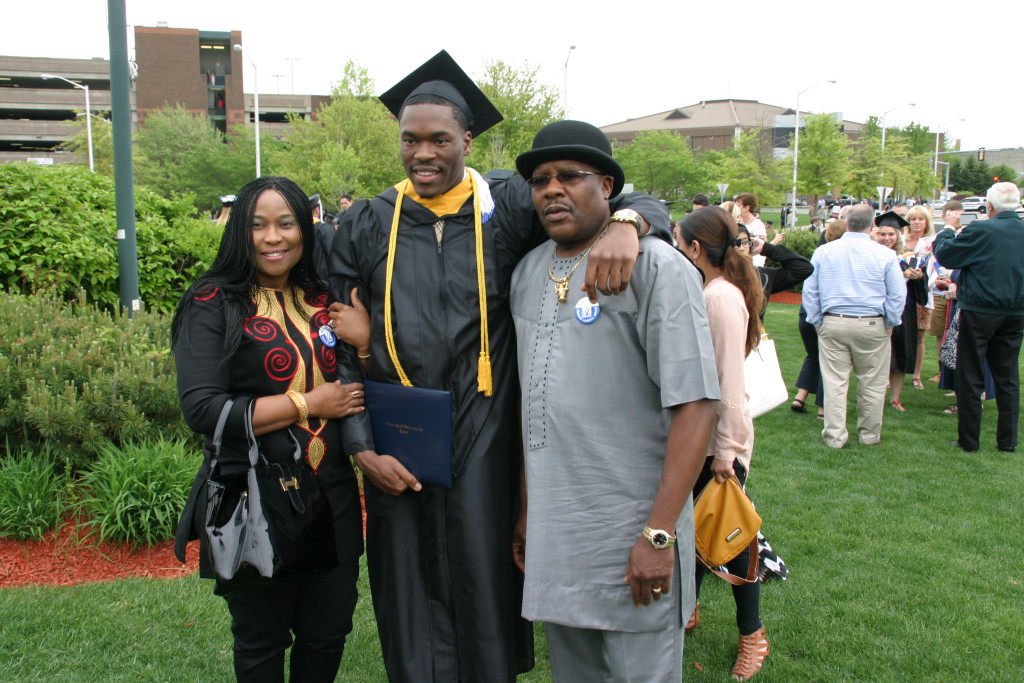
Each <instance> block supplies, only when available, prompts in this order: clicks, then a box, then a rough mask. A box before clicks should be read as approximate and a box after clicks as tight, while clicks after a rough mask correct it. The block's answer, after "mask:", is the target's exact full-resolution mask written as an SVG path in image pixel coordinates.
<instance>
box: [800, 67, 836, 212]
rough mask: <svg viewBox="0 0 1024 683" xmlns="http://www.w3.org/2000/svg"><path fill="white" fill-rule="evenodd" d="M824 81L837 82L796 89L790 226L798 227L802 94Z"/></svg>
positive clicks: (816, 84)
mask: <svg viewBox="0 0 1024 683" xmlns="http://www.w3.org/2000/svg"><path fill="white" fill-rule="evenodd" d="M822 83H835V81H833V80H829V81H818V82H817V83H815V84H814V85H809V86H807V87H806V88H804V89H803V90H797V91H796V124H795V125H794V126H793V213H791V214H790V215H789V225H790V227H796V171H797V164H798V163H799V162H800V96H801V95H803V94H804V93H805V92H807V91H808V90H810V89H811V88H813V87H815V86H818V85H821V84H822Z"/></svg>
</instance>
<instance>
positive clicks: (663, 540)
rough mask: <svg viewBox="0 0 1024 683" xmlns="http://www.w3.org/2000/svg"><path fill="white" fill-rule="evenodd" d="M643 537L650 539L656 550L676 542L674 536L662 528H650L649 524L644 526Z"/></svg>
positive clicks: (669, 546)
mask: <svg viewBox="0 0 1024 683" xmlns="http://www.w3.org/2000/svg"><path fill="white" fill-rule="evenodd" d="M644 538H646V539H647V540H648V541H650V542H651V545H653V546H654V547H655V549H656V550H665V549H666V548H671V547H672V546H674V545H675V544H676V537H675V536H673V535H672V534H670V533H669V532H667V531H663V530H662V529H652V528H651V527H649V526H645V527H644Z"/></svg>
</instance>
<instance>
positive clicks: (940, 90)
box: [0, 0, 1024, 149]
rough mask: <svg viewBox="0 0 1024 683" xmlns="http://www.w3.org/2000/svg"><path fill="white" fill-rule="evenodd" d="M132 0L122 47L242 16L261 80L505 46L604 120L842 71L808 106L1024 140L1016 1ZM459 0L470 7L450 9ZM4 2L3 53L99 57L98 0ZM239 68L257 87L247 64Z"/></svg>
mask: <svg viewBox="0 0 1024 683" xmlns="http://www.w3.org/2000/svg"><path fill="white" fill-rule="evenodd" d="M125 2H126V11H127V18H128V24H129V30H128V47H129V51H131V49H132V46H133V34H132V30H131V28H130V26H132V25H140V26H156V25H157V22H160V21H163V22H166V23H167V25H168V26H170V27H174V28H197V29H201V30H209V31H230V30H240V31H242V32H243V40H244V43H245V48H246V52H247V53H249V54H250V56H251V57H252V58H253V59H254V60H255V61H256V63H257V64H258V66H259V88H260V92H262V93H274V92H278V90H280V92H282V93H289V92H291V91H292V65H294V92H295V93H302V94H306V93H311V94H327V93H328V92H329V91H330V88H331V85H332V83H334V82H335V81H337V80H339V79H340V78H341V71H342V67H343V66H344V64H345V62H346V61H348V60H349V59H356V60H357V61H358V62H359V63H360V64H361V65H362V66H364V67H366V68H367V69H369V71H370V74H371V75H372V76H373V78H374V80H375V81H376V84H377V86H378V89H379V90H384V89H386V88H387V87H389V86H390V85H392V84H393V83H394V82H396V81H397V80H399V79H400V78H401V77H402V76H403V75H405V74H406V73H407V72H409V71H411V70H412V69H413V68H414V67H416V66H418V65H419V64H420V63H421V62H423V61H425V60H426V59H427V58H429V57H430V56H432V55H433V54H434V53H436V52H437V51H438V50H440V49H442V48H443V49H447V50H448V51H449V52H450V53H451V54H452V56H453V57H455V59H456V60H457V61H458V62H459V63H460V64H462V65H463V67H464V68H465V69H466V70H467V71H468V72H469V73H470V75H472V76H473V77H474V78H479V77H480V76H481V75H482V74H483V71H484V64H485V62H487V61H489V60H498V59H501V60H504V61H506V62H509V63H512V64H514V65H521V64H523V63H524V62H526V63H529V64H530V65H531V66H535V67H539V68H540V72H539V75H540V78H541V79H542V80H543V81H544V82H545V83H547V84H549V85H551V86H552V87H554V88H556V89H557V90H558V91H559V92H562V90H563V88H564V87H565V83H566V78H567V81H568V100H567V101H568V107H569V114H570V116H571V117H572V118H579V119H582V120H585V121H589V122H591V123H594V124H596V125H599V126H600V125H606V124H610V123H615V122H618V121H622V120H625V119H627V118H638V117H641V116H647V115H649V114H653V113H657V112H660V111H664V110H667V109H671V108H674V107H681V106H686V105H689V104H693V103H696V102H699V101H701V100H711V99H722V98H728V97H732V98H736V99H751V100H760V101H761V102H765V103H768V104H774V105H778V106H784V107H793V106H795V105H796V93H797V91H798V90H804V89H805V88H808V87H810V86H814V84H816V83H818V82H819V81H824V80H828V79H836V80H837V81H838V83H837V84H835V85H830V84H821V85H816V86H815V87H813V88H812V89H811V90H809V91H807V92H805V93H804V94H803V95H802V96H801V98H800V108H801V110H802V111H806V110H810V111H814V112H841V113H842V115H843V117H844V118H846V119H850V120H854V121H861V122H863V121H864V120H866V118H867V117H868V116H870V115H872V114H874V115H877V116H879V117H880V116H881V115H882V113H883V112H884V111H887V110H892V111H890V113H889V114H888V116H887V123H888V124H889V125H899V126H902V125H906V124H908V123H910V122H911V121H915V122H918V123H921V124H923V125H927V126H929V127H930V128H931V129H932V130H933V131H934V130H935V129H936V128H939V127H941V129H942V130H944V131H947V132H948V134H949V136H950V139H960V140H962V145H963V148H964V149H976V148H977V147H987V148H988V149H996V148H1003V147H1021V146H1024V126H1022V125H1021V121H1022V120H1024V114H1022V113H1021V107H1022V105H1024V88H1022V86H1021V84H1020V78H1019V71H1020V65H1021V63H1022V59H1021V56H1020V55H1021V53H1020V51H1019V50H1018V49H1017V48H1016V47H1015V46H1016V45H1017V44H1018V41H1017V38H1016V37H1015V35H1014V34H1015V32H1016V31H1018V30H1019V27H1020V26H1021V25H1022V23H1024V3H1020V2H1014V1H1012V0H999V1H998V2H997V3H992V4H991V5H989V4H988V3H983V4H982V5H977V6H971V5H969V4H968V5H958V6H956V7H957V10H956V12H955V13H954V12H952V11H944V10H943V5H942V4H940V3H933V4H931V5H919V4H917V3H914V5H915V7H910V6H908V5H909V4H910V3H902V2H898V1H896V2H894V1H892V0H886V1H884V2H883V1H880V0H862V1H861V2H854V3H833V4H824V3H821V2H810V1H809V0H779V1H778V2H774V3H768V2H754V1H753V0H736V1H734V2H730V3H716V2H700V3H694V2H685V1H683V0H662V1H660V2H653V1H651V0H629V1H627V2H621V3H613V2H601V3H596V2H587V1H586V0H575V1H573V0H563V1H555V2H550V1H543V2H529V1H526V0H518V1H512V2H505V3H494V2H491V3H488V2H475V3H474V2H469V3H453V2H444V3H437V4H436V5H432V4H431V3H428V2H424V1H423V0H420V1H419V2H410V1H409V0H394V1H393V2H379V1H374V0H363V1H362V2H345V1H344V0H333V1H330V2H328V1H327V0H298V1H297V2H274V3H258V2H256V1H255V0H248V1H247V2H238V1H237V0H203V1H201V2H200V1H198V0H160V1H155V0H125ZM456 4H457V5H458V6H460V7H465V8H466V9H465V10H458V11H457V12H453V11H452V10H450V9H446V8H451V7H453V6H456ZM4 5H5V7H4V11H3V17H2V21H0V54H5V55H23V56H38V57H75V58H88V57H104V58H108V57H109V40H108V34H107V17H106V10H107V2H106V0H27V1H26V0H12V1H11V2H5V3H4ZM994 5H999V6H1001V7H1002V9H1001V10H999V12H1001V13H1002V14H1001V15H1000V16H999V17H995V16H994V14H995V12H996V10H994V9H992V6H994ZM474 6H477V7H479V8H481V9H480V10H479V11H477V12H474V11H472V9H471V8H472V7H474ZM598 7H603V8H607V9H606V10H605V11H604V12H598V11H597V8H598ZM950 7H952V5H950ZM972 7H974V8H976V9H977V10H978V12H974V13H972V12H971V9H972ZM725 11H731V14H730V15H726V14H724V13H721V12H725ZM985 12H989V13H990V14H989V15H986V14H984V13H985ZM986 26H991V28H990V29H988V30H986ZM1001 26H1005V27H1007V28H1006V30H1005V31H1001V30H1000V29H999V27H1001ZM882 27H884V30H883V28H882ZM1001 36H1002V37H1001ZM571 45H575V46H576V49H575V50H574V51H573V52H572V53H571V56H569V62H568V69H566V68H565V63H566V57H567V55H569V47H570V46H571ZM130 54H131V53H130ZM289 57H290V58H296V59H297V60H298V61H295V62H289V61H287V60H286V59H285V58H289ZM1004 58H1008V59H1009V61H1006V59H1004ZM998 62H1002V64H1001V65H1000V64H998ZM998 68H1002V69H1005V73H1004V74H1002V75H1000V76H998V79H999V81H1000V82H997V77H996V76H992V75H990V74H993V73H994V72H995V70H996V69H998ZM274 74H280V75H281V77H280V78H274V77H273V75H274ZM245 79H246V82H245V90H246V92H251V91H252V90H253V87H252V71H251V68H250V67H249V65H248V63H246V70H245ZM909 102H914V103H916V106H914V107H910V106H901V105H905V104H906V103H909ZM961 118H963V119H966V120H965V121H964V122H960V121H959V120H958V119H961Z"/></svg>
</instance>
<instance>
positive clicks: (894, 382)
mask: <svg viewBox="0 0 1024 683" xmlns="http://www.w3.org/2000/svg"><path fill="white" fill-rule="evenodd" d="M875 225H877V226H878V227H879V228H881V227H887V228H892V229H894V230H896V232H897V233H899V234H903V229H904V228H906V227H907V226H908V225H910V223H908V222H907V220H906V219H905V218H903V216H901V215H899V214H898V213H896V212H895V211H886V212H885V213H882V214H879V215H878V216H877V217H876V218H875ZM900 245H902V241H901V242H900ZM896 256H897V257H898V258H899V262H900V270H902V271H903V277H904V278H906V281H907V298H906V301H905V303H904V306H903V315H902V317H901V320H902V322H901V323H900V324H899V325H897V326H896V327H894V328H892V341H891V348H892V351H891V356H890V360H889V388H890V392H891V393H890V400H889V406H890V407H891V408H893V410H896V411H899V412H901V413H902V412H904V411H905V409H904V407H903V402H902V400H901V398H902V395H903V383H904V381H905V377H906V373H908V372H911V373H912V372H914V364H915V362H916V361H917V346H918V345H917V335H918V329H917V304H920V305H922V306H924V305H925V304H927V303H928V285H927V278H926V277H925V274H924V272H925V271H924V269H925V267H926V266H927V265H928V264H927V258H920V259H919V258H918V257H917V256H916V255H915V254H914V252H913V251H901V252H899V253H897V254H896Z"/></svg>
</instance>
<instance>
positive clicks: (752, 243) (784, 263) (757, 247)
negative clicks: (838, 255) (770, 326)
mask: <svg viewBox="0 0 1024 683" xmlns="http://www.w3.org/2000/svg"><path fill="white" fill-rule="evenodd" d="M737 225H738V227H739V233H738V235H739V239H740V246H739V247H738V248H737V249H736V251H738V252H740V253H741V254H744V255H746V256H757V255H761V256H764V257H765V258H767V259H768V260H769V261H775V262H776V263H778V264H779V267H778V268H770V267H768V266H754V267H755V268H757V275H758V277H760V278H761V289H762V290H764V307H763V308H762V309H761V321H762V322H763V321H764V312H765V311H766V310H767V309H768V298H769V297H771V295H772V294H778V293H779V292H785V291H786V290H787V289H792V288H793V287H796V286H797V285H798V284H800V283H801V282H803V281H804V280H806V279H807V278H809V277H810V276H811V273H813V272H814V266H812V265H811V262H810V261H808V260H807V259H806V258H804V257H803V256H801V255H800V254H798V253H796V252H795V251H793V250H792V249H790V248H789V247H784V246H782V240H783V239H785V233H782V232H780V233H779V234H777V235H776V236H775V239H774V240H772V241H771V242H765V241H764V240H762V239H761V238H760V237H751V236H750V232H749V231H748V230H747V226H745V225H743V224H742V223H740V224H737Z"/></svg>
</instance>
